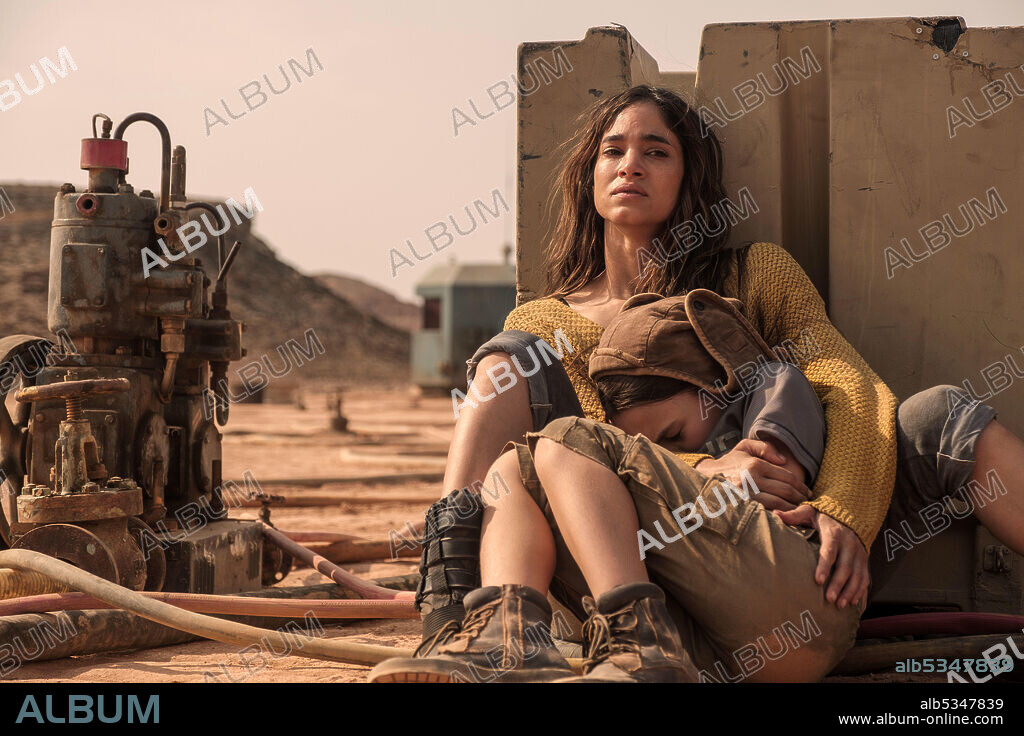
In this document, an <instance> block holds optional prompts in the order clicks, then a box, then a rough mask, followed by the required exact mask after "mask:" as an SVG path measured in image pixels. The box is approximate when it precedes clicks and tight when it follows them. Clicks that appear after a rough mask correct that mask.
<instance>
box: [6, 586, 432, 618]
mask: <svg viewBox="0 0 1024 736" xmlns="http://www.w3.org/2000/svg"><path fill="white" fill-rule="evenodd" d="M139 595H143V596H145V597H147V598H151V599H153V600H158V601H163V602H164V603H170V604H171V605H172V606H176V607H178V608H181V609H184V610H186V611H194V612H196V613H214V614H231V615H236V616H281V617H283V618H291V617H301V616H305V615H306V614H308V613H312V614H313V615H315V616H316V617H317V618H324V619H327V618H373V619H376V618H419V614H418V613H417V612H416V609H415V607H414V605H413V602H412V601H405V600H338V599H327V600H323V599H314V600H309V599H305V598H299V599H291V598H250V597H248V596H236V595H205V594H199V593H153V592H149V591H145V592H142V591H140V592H139ZM97 608H117V606H115V605H111V604H110V603H106V602H105V601H102V600H100V599H99V598H94V597H93V596H91V595H88V594H86V593H46V594H43V595H30V596H25V597H23V598H12V599H10V600H6V601H0V616H15V615H17V614H21V613H49V612H51V611H84V610H89V609H97Z"/></svg>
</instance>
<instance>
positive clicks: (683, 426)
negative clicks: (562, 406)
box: [590, 289, 775, 451]
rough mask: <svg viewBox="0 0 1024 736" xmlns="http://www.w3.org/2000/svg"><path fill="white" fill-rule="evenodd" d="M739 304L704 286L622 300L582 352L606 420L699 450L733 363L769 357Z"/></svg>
mask: <svg viewBox="0 0 1024 736" xmlns="http://www.w3.org/2000/svg"><path fill="white" fill-rule="evenodd" d="M740 308H742V303H741V302H739V301H738V300H736V299H725V298H723V297H721V296H719V295H718V294H716V293H714V292H713V291H708V290H707V289H695V290H693V291H690V292H688V293H687V294H686V295H685V296H679V297H668V298H663V297H662V296H661V295H659V294H637V295H636V296H634V297H631V298H630V299H628V300H626V303H625V304H623V306H622V310H621V311H620V312H619V314H618V315H616V316H615V318H614V319H613V320H612V321H611V323H610V324H609V325H608V327H607V328H606V329H605V331H604V335H603V336H602V338H601V342H600V343H599V344H598V346H597V348H596V349H595V350H594V353H593V355H592V356H591V358H590V376H591V378H593V379H594V380H595V382H596V383H597V389H598V395H599V396H600V398H601V404H602V406H603V407H604V410H605V414H607V416H608V420H609V421H610V422H611V423H613V424H615V425H616V426H618V427H620V428H621V429H623V430H624V431H626V432H628V433H630V434H644V435H646V436H647V437H649V438H650V439H651V440H653V441H654V442H656V443H658V444H663V445H665V446H666V447H670V448H672V449H677V450H680V451H683V450H685V451H696V450H699V449H700V448H701V447H702V445H703V444H704V442H706V441H707V438H708V435H709V434H710V432H711V430H712V429H714V426H715V424H716V423H717V422H718V419H719V418H720V417H721V412H722V407H723V406H724V405H725V403H726V402H725V401H723V399H722V397H723V396H726V397H727V396H728V395H729V394H732V393H734V392H736V391H737V390H738V389H739V388H740V386H741V377H739V376H737V374H736V371H737V369H740V368H741V367H742V366H743V365H745V364H748V363H749V364H751V365H752V366H756V365H757V363H758V359H759V358H761V359H763V358H765V357H768V358H769V359H773V360H774V359H775V355H774V353H773V352H772V351H771V348H769V347H768V345H767V344H766V343H765V342H764V340H763V339H762V338H761V336H760V335H759V334H758V333H757V331H756V330H755V329H754V328H753V327H752V326H751V325H750V323H749V322H747V320H746V319H745V318H744V317H743V315H742V313H741V312H740V311H739V310H740ZM732 398H735V397H732ZM728 400H732V399H731V398H730V399H728Z"/></svg>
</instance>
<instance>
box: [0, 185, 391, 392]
mask: <svg viewBox="0 0 1024 736" xmlns="http://www.w3.org/2000/svg"><path fill="white" fill-rule="evenodd" d="M76 183H78V182H76ZM59 186H60V185H59V184H48V185H24V184H6V183H2V182H0V188H2V189H3V191H4V192H5V193H6V195H7V198H8V199H9V200H10V202H11V204H13V206H14V208H15V211H14V212H10V211H9V210H10V208H9V207H8V208H7V211H6V213H5V214H4V217H3V219H0V253H2V258H0V284H2V286H0V336H3V335H10V334H15V333H29V334H37V335H43V336H48V335H49V332H48V331H47V329H46V292H47V284H48V279H49V275H48V273H49V248H50V222H51V220H52V219H53V199H54V196H55V195H56V193H57V190H58V189H59ZM258 217H259V215H258V214H257V219H258ZM250 225H251V222H250V221H245V220H244V219H243V222H242V224H241V225H234V224H232V227H231V230H229V231H228V233H227V234H226V235H225V241H226V243H227V244H228V245H230V243H231V242H233V241H234V240H241V241H242V242H243V243H244V246H243V250H242V251H241V252H240V254H239V256H238V259H237V260H236V261H235V265H234V266H233V268H232V270H231V275H230V277H229V281H228V285H229V290H228V293H229V308H230V309H231V312H232V316H234V317H235V318H236V319H241V320H243V321H244V322H245V323H246V324H247V330H246V332H245V335H244V337H245V345H246V348H247V349H248V355H247V357H246V358H244V359H243V361H242V364H244V363H245V362H247V361H250V360H258V359H259V358H260V356H262V355H265V354H266V355H269V356H271V359H272V360H273V359H275V358H276V361H275V364H278V365H279V364H280V359H279V358H277V353H276V349H277V346H278V345H282V344H284V342H285V341H286V340H289V339H295V340H297V341H298V342H299V343H300V345H301V344H305V339H304V337H303V335H304V333H305V332H306V330H308V329H309V328H313V329H314V330H315V331H316V336H317V338H318V339H319V341H320V342H321V343H322V344H323V346H324V349H325V352H324V354H323V355H319V356H317V357H316V359H314V360H313V361H311V362H310V363H307V364H306V365H304V366H302V368H301V369H299V371H297V372H296V375H295V378H296V379H299V380H308V379H315V380H318V381H321V380H326V381H330V382H332V383H338V384H342V385H366V384H369V383H371V382H372V383H375V384H391V385H397V384H401V383H404V382H405V381H406V380H407V379H408V375H409V334H408V332H406V331H404V330H401V329H398V328H396V327H394V326H393V325H391V324H388V323H387V322H385V321H382V320H380V319H378V318H377V317H375V316H372V314H369V313H367V312H366V311H363V310H361V309H359V308H358V307H357V306H355V304H353V302H352V301H350V300H349V299H346V298H344V297H343V296H340V295H339V294H338V293H336V292H335V291H334V290H332V289H331V288H329V287H328V286H326V285H324V284H323V283H321V282H320V281H318V280H317V279H315V278H312V277H310V276H306V275H304V274H302V273H300V272H298V271H296V270H295V269H294V268H292V267H291V266H289V265H287V264H286V263H283V262H282V261H280V260H279V259H278V258H277V256H276V255H275V253H274V250H273V248H271V247H270V246H269V245H268V244H267V243H265V242H264V241H263V240H261V239H260V238H259V237H257V236H254V235H253V234H252V233H251V232H250ZM203 260H204V261H207V260H208V263H207V265H208V266H212V264H213V261H215V260H216V258H215V255H214V251H213V250H212V249H211V251H210V258H209V259H207V258H206V257H205V256H203ZM240 365H241V364H239V365H236V366H234V368H238V367H239V366H240ZM289 378H291V377H289ZM281 380H284V379H281Z"/></svg>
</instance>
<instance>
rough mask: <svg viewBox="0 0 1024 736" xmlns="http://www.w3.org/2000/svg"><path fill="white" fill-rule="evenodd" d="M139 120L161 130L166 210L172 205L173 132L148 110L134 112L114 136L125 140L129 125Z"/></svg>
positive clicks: (162, 194)
mask: <svg viewBox="0 0 1024 736" xmlns="http://www.w3.org/2000/svg"><path fill="white" fill-rule="evenodd" d="M139 121H141V122H144V123H150V124H151V125H152V126H153V127H154V128H156V129H157V130H158V131H159V132H160V211H161V212H164V211H166V210H167V209H168V208H169V207H170V205H171V199H170V197H171V134H170V131H168V130H167V126H166V125H164V121H163V120H161V119H160V118H158V117H157V116H156V115H152V114H150V113H148V112H135V113H132V114H131V115H129V116H128V117H126V118H125V119H124V120H122V121H121V122H120V123H118V125H117V128H116V129H115V130H114V138H115V139H117V140H123V139H124V132H125V131H126V130H127V129H128V126H129V125H131V124H132V123H137V122H139ZM120 180H121V182H124V172H121V176H120Z"/></svg>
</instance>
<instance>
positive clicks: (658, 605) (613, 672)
mask: <svg viewBox="0 0 1024 736" xmlns="http://www.w3.org/2000/svg"><path fill="white" fill-rule="evenodd" d="M583 608H584V609H585V610H586V612H587V613H588V614H589V618H587V620H586V622H585V623H584V624H583V636H584V639H585V640H586V651H587V657H586V660H585V661H584V663H583V673H584V676H583V677H573V678H567V679H563V680H559V682H698V681H699V676H698V673H697V668H696V667H694V665H693V662H692V660H691V659H690V655H689V654H687V653H686V651H685V650H684V649H683V646H682V644H681V643H680V641H679V632H678V631H677V630H676V625H675V623H674V622H673V621H672V619H671V618H670V617H669V615H668V609H667V608H666V607H665V593H664V592H663V591H662V590H661V588H659V587H658V586H657V585H654V584H653V583H627V584H626V585H619V586H617V587H615V588H612V589H611V590H609V591H607V592H606V593H605V594H604V595H602V596H601V597H600V598H598V599H597V603H596V604H595V603H594V599H593V598H589V597H588V598H584V599H583Z"/></svg>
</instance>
